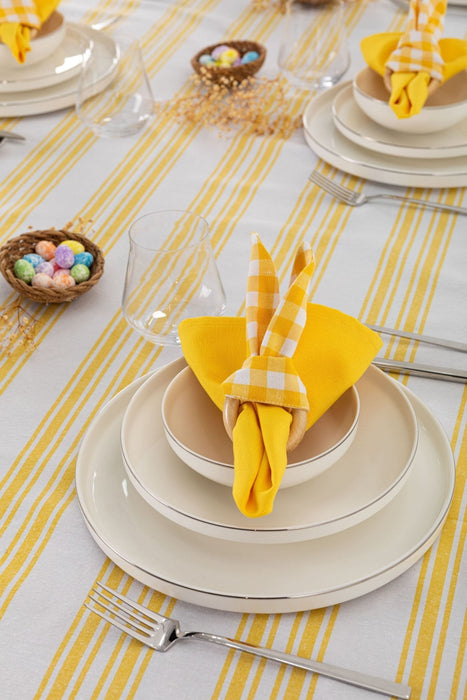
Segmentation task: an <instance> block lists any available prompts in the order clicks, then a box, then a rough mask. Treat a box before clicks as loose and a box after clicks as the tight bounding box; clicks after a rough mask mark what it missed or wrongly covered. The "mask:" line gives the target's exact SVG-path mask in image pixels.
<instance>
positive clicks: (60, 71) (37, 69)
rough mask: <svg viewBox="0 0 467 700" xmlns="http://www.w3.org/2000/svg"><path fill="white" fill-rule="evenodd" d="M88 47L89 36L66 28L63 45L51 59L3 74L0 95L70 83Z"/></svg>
mask: <svg viewBox="0 0 467 700" xmlns="http://www.w3.org/2000/svg"><path fill="white" fill-rule="evenodd" d="M90 46H91V41H90V38H89V36H87V35H86V34H84V33H83V31H82V30H78V29H77V28H76V27H75V26H73V25H72V24H67V26H66V33H65V37H64V39H63V42H62V43H61V44H60V46H59V47H58V48H57V49H56V50H55V51H54V53H53V54H52V55H51V56H49V57H48V58H46V59H44V60H43V61H40V62H39V63H33V64H32V65H31V66H28V65H24V66H18V67H17V68H4V69H3V70H2V75H1V77H0V93H2V92H8V93H9V92H25V91H27V90H38V89H40V88H45V87H49V86H50V85H57V84H58V83H62V82H64V81H65V80H69V79H70V78H72V77H73V76H74V75H77V74H78V73H79V71H80V70H81V66H82V64H83V62H84V58H85V56H86V51H88V50H89V48H90Z"/></svg>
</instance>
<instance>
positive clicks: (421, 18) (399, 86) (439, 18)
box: [360, 0, 467, 119]
mask: <svg viewBox="0 0 467 700" xmlns="http://www.w3.org/2000/svg"><path fill="white" fill-rule="evenodd" d="M445 12H446V0H411V3H410V8H409V17H408V23H407V29H406V31H405V32H404V33H400V32H386V33H381V34H373V35H371V36H368V37H365V38H364V39H362V41H361V42H360V48H361V50H362V54H363V58H364V59H365V61H366V63H367V64H368V65H369V66H370V68H373V70H375V71H376V72H377V73H379V75H381V76H383V77H384V76H385V74H386V71H387V69H389V70H390V71H392V72H391V76H390V79H391V96H390V98H389V104H390V105H391V108H392V110H393V111H394V113H395V114H396V116H397V117H399V118H400V119H406V118H408V117H411V116H413V115H415V114H418V113H419V112H420V110H421V109H422V107H423V105H424V104H425V102H426V99H427V97H428V86H429V84H430V81H432V80H434V81H438V82H439V83H443V82H445V81H446V80H448V79H449V78H452V76H454V75H456V73H459V72H460V71H461V70H464V69H465V68H466V67H467V41H464V40H462V39H449V38H445V39H443V38H441V36H442V33H443V24H444V14H445Z"/></svg>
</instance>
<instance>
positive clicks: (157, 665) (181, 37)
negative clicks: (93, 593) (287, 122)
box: [0, 0, 467, 700]
mask: <svg viewBox="0 0 467 700" xmlns="http://www.w3.org/2000/svg"><path fill="white" fill-rule="evenodd" d="M60 7H61V10H62V12H63V13H64V14H65V16H66V18H67V20H68V21H72V22H85V23H86V24H92V23H93V22H97V21H100V20H104V19H106V18H108V17H110V16H113V15H119V16H120V20H119V22H117V23H115V24H113V25H112V26H111V27H109V28H108V29H106V30H105V31H106V32H108V33H109V35H111V36H114V37H115V38H118V36H119V34H120V33H121V34H124V35H125V36H126V37H127V38H128V37H132V38H138V39H139V40H140V42H141V45H142V49H143V54H144V59H145V62H146V66H147V69H148V74H149V78H150V81H151V84H152V87H153V90H154V93H155V95H156V97H157V98H160V99H167V98H170V97H171V96H173V95H174V94H175V93H176V92H181V91H182V90H183V89H185V88H186V85H187V81H188V80H189V76H190V70H191V69H190V64H189V61H190V58H191V56H192V55H194V54H195V53H196V52H197V51H198V50H199V48H201V47H203V46H206V45H209V44H212V43H216V42H217V41H218V40H220V39H226V38H241V39H245V38H252V39H256V40H258V41H260V42H262V43H264V44H265V45H266V46H267V48H268V57H267V60H266V63H265V66H264V68H263V72H264V73H265V74H266V75H270V76H274V75H275V73H276V58H277V51H278V45H279V38H280V29H281V23H282V21H283V15H281V14H280V12H278V11H277V9H276V8H275V3H273V2H272V3H270V4H269V7H268V8H266V9H261V10H259V9H258V8H257V7H255V6H254V3H253V2H251V1H250V0H172V1H171V0H97V1H96V2H91V0H63V1H62V3H61V6H60ZM404 21H405V18H404V15H403V14H402V12H401V11H400V10H398V9H397V7H396V6H395V5H394V4H393V3H392V2H390V0H370V1H368V2H367V1H366V0H356V1H355V2H352V3H349V5H348V7H347V14H346V23H347V30H348V34H349V38H350V43H351V50H352V64H351V68H350V70H349V73H348V75H347V77H351V76H352V75H353V74H354V73H355V72H356V71H357V70H359V69H360V68H361V67H362V58H361V55H360V51H359V48H358V44H359V40H360V39H361V38H362V37H363V36H365V35H367V34H369V33H373V32H375V31H389V30H401V29H402V28H403V26H404ZM461 23H463V24H461ZM446 29H447V31H448V30H449V31H450V32H451V34H452V33H453V32H456V35H457V36H463V33H464V32H465V31H466V30H467V14H466V15H465V16H464V15H459V14H456V15H455V16H454V15H453V16H452V17H451V16H450V13H449V10H448V16H447V20H446ZM0 101H1V96H0ZM290 108H291V109H296V110H299V108H300V103H299V102H297V101H296V102H295V103H291V107H290ZM297 113H298V112H297ZM0 129H11V130H17V131H19V132H21V133H22V134H24V136H25V137H26V141H25V142H23V143H6V144H4V145H3V146H2V148H1V151H0V178H1V179H0V243H4V242H5V241H7V240H8V239H9V238H11V237H13V236H16V235H18V234H20V233H22V232H24V231H27V230H29V229H31V228H32V229H41V228H49V227H52V226H55V227H57V228H59V227H61V226H63V225H65V224H66V223H67V222H68V221H70V220H73V221H78V219H79V218H80V217H81V218H82V219H84V220H91V221H92V226H93V232H92V234H91V235H92V237H93V238H94V240H95V241H96V243H98V245H99V246H101V248H102V250H103V252H104V254H105V258H106V265H105V272H104V275H103V277H102V279H101V280H100V282H99V284H98V285H97V286H96V287H95V288H94V289H93V290H91V291H90V292H89V293H87V294H85V295H84V296H82V297H81V298H80V299H79V300H76V301H74V302H73V303H72V304H70V305H52V306H48V307H47V306H39V305H36V304H34V303H32V302H30V303H28V302H25V304H24V306H25V310H26V311H27V312H29V313H30V314H32V315H33V317H34V320H35V323H36V349H35V350H34V351H31V350H30V348H28V347H26V348H25V347H21V346H15V347H13V349H12V352H6V350H5V348H3V352H2V354H1V358H0V362H1V372H0V387H1V392H2V393H1V404H0V411H1V413H0V416H1V420H0V425H1V438H0V439H1V445H0V455H1V457H0V470H1V472H0V532H1V568H0V697H1V698H2V700H13V699H15V700H32V699H35V700H39V699H41V700H45V698H50V699H54V700H62V699H63V698H79V699H80V700H88V699H89V700H91V699H94V698H96V699H97V698H106V699H116V698H135V700H149V699H150V700H154V699H157V700H183V699H185V698H186V699H188V698H189V699H190V700H266V699H269V698H274V699H286V700H298V699H300V700H305V699H306V700H311V698H313V699H315V700H318V699H320V700H323V699H326V700H329V699H330V698H332V699H333V700H338V699H344V698H345V700H352V699H354V698H355V699H357V698H361V699H362V700H364V699H365V698H371V697H377V696H376V695H375V694H372V693H371V692H369V691H365V690H359V689H357V688H353V687H350V686H346V685H343V684H340V683H336V682H333V681H330V680H326V679H324V678H318V677H317V676H314V675H312V674H307V673H305V672H303V671H300V670H293V671H292V670H290V669H286V668H285V667H281V666H277V665H275V664H273V663H270V662H269V663H265V662H262V661H259V660H257V659H253V658H252V657H249V656H247V655H240V654H238V653H235V652H227V651H226V650H225V651H224V650H223V649H221V648H220V647H216V646H212V647H211V646H210V645H200V644H197V643H195V642H193V643H191V644H189V643H187V644H184V645H180V646H178V647H176V648H174V649H173V650H172V651H171V652H169V653H167V654H157V653H153V652H151V651H150V650H149V649H147V648H145V647H142V646H141V645H140V644H138V643H137V642H134V641H131V640H130V639H129V638H127V637H122V636H120V634H119V633H117V632H116V631H115V630H114V629H111V628H109V627H108V625H106V624H105V623H103V622H101V621H99V620H98V619H97V618H96V617H95V616H94V615H92V614H91V613H89V612H88V611H87V610H86V609H85V608H84V606H83V602H84V600H85V599H86V597H87V594H88V592H89V590H90V589H91V587H92V586H93V584H94V582H95V581H96V580H97V579H103V580H106V581H110V582H111V584H112V585H115V586H119V587H120V588H121V590H125V591H129V592H130V594H131V595H132V596H133V597H135V598H140V599H141V600H144V601H145V602H148V603H150V604H151V605H152V606H154V608H155V609H161V611H163V612H165V613H168V614H173V615H175V616H177V617H179V618H180V619H181V620H182V621H183V622H184V626H186V627H188V628H189V627H191V628H198V629H202V630H211V631H215V632H218V633H221V634H225V635H226V636H234V637H238V638H241V639H243V640H245V641H248V642H250V643H252V644H259V645H264V646H270V647H275V648H278V649H282V650H286V651H289V652H292V653H298V654H301V655H304V656H307V657H313V658H316V659H321V660H326V661H328V662H329V663H334V664H340V665H344V666H349V667H351V668H355V669H359V670H361V671H366V672H367V673H371V674H373V675H380V676H383V677H387V678H390V679H393V680H398V681H400V682H404V683H407V684H409V685H410V686H411V687H412V689H413V690H412V697H413V698H416V699H418V698H420V699H424V700H425V699H430V700H453V699H459V700H460V699H461V698H463V697H465V693H466V676H467V665H466V641H467V615H466V603H467V554H466V552H465V538H466V534H467V527H466V495H467V489H466V483H465V482H466V475H467V431H466V426H467V389H466V387H465V385H464V384H458V383H448V382H440V381H435V380H429V379H419V378H414V377H411V378H407V377H400V378H399V379H400V381H401V382H402V383H403V384H406V385H408V386H409V387H410V389H412V390H413V391H414V392H415V393H416V394H417V395H418V396H419V397H420V398H421V399H422V401H423V402H424V403H425V404H426V405H427V406H428V407H429V408H430V410H431V411H432V412H433V413H434V414H435V416H436V417H437V418H438V419H439V421H440V422H441V424H442V426H443V427H444V429H445V430H446V432H447V435H448V437H449V439H450V442H451V445H452V449H453V451H454V455H455V459H456V463H457V481H456V488H455V493H454V499H453V503H452V506H451V509H450V513H449V517H448V519H447V522H446V524H445V526H444V528H443V531H442V534H441V536H440V538H439V539H438V540H437V541H436V542H435V544H434V545H433V547H432V548H431V549H430V550H429V551H428V552H427V553H426V554H425V556H424V557H423V558H422V559H421V560H419V561H418V562H417V563H416V564H415V565H414V566H413V567H411V568H410V569H409V570H408V571H407V572H405V573H404V574H402V575H401V576H400V577H398V578H397V579H395V580H394V581H392V582H390V583H388V584H387V585H385V586H384V587H382V588H380V589H378V590H376V591H374V592H372V593H370V594H368V595H365V596H362V597H360V598H357V599H355V600H351V601H348V602H345V603H342V604H340V605H334V606H332V607H329V608H325V609H319V610H313V611H305V612H300V613H293V614H292V613H288V614H281V615H279V614H273V615H267V614H237V613H232V612H222V611H215V610H210V609H208V608H203V607H198V606H196V605H190V604H188V603H185V602H183V601H177V600H174V599H171V598H169V597H167V596H165V595H163V594H162V593H158V592H157V591H152V590H149V589H148V588H145V587H144V586H142V585H141V584H140V583H138V582H137V581H133V580H132V579H130V578H129V577H128V576H127V575H126V574H124V573H123V572H122V571H121V570H120V569H119V568H118V567H117V566H116V565H115V564H113V563H112V562H111V561H110V560H109V559H108V558H106V556H105V555H104V554H103V552H102V551H101V550H100V549H99V548H98V547H97V546H96V544H95V543H94V541H93V539H92V538H91V536H90V534H89V532H88V530H87V528H86V526H85V524H84V522H83V519H82V517H81V514H80V510H79V505H78V501H77V496H76V491H75V483H74V470H75V463H76V457H77V453H78V449H79V445H80V442H81V440H82V438H83V436H84V435H85V433H86V430H87V429H88V427H89V425H90V423H91V422H92V420H93V418H94V417H95V416H96V414H97V412H98V411H99V410H100V409H101V408H102V407H103V406H104V405H105V404H106V402H107V401H108V400H109V399H110V398H111V397H112V396H113V395H114V394H115V393H116V392H117V391H118V390H120V389H122V388H123V387H125V386H126V385H128V384H129V383H130V382H131V381H132V380H133V379H135V378H137V377H139V376H141V375H143V374H145V373H146V372H148V371H150V370H152V369H154V368H157V367H159V366H162V365H163V364H164V363H166V362H168V361H169V360H172V359H174V358H175V357H176V356H177V352H176V351H175V350H169V349H161V348H157V347H154V346H153V345H151V344H149V343H148V342H146V341H144V340H143V339H142V338H140V337H139V336H138V335H137V334H136V333H135V332H134V331H133V330H131V329H130V328H129V326H128V325H127V323H126V322H125V320H124V318H123V316H122V313H121V309H120V303H121V295H122V284H123V277H124V271H125V264H126V256H127V250H128V228H129V225H130V223H131V222H132V221H133V220H134V219H135V218H136V217H137V216H138V215H140V214H142V213H145V212H148V211H150V210H154V209H162V208H180V209H191V210H194V211H196V212H197V213H199V214H202V215H203V216H204V217H205V218H206V219H207V220H208V222H209V224H210V228H211V233H212V242H213V246H214V251H215V255H216V258H217V262H218V266H219V270H220V273H221V276H222V279H223V281H224V285H225V289H226V294H227V313H229V314H231V315H236V314H238V313H242V312H243V299H244V291H245V283H246V271H247V261H248V256H249V241H250V233H251V232H252V231H258V232H259V233H260V235H261V238H262V240H263V242H264V243H265V245H266V246H267V247H268V249H269V250H270V251H271V253H272V255H273V257H274V260H275V261H276V263H277V268H278V271H279V274H280V277H281V280H282V281H283V282H285V279H286V276H287V275H288V271H289V270H290V266H291V262H292V260H293V255H294V252H295V250H296V248H297V246H298V244H299V243H300V242H302V241H303V240H307V241H310V242H311V245H312V247H313V249H314V252H315V257H316V261H317V265H316V272H315V274H314V277H313V280H312V285H311V295H312V298H313V300H314V301H316V302H319V303H323V304H326V305H329V306H333V307H336V308H339V309H341V310H342V311H345V312H346V313H349V314H352V315H354V316H356V317H358V318H359V319H360V320H362V321H364V322H368V323H375V324H379V325H387V326H393V327H396V326H397V327H404V328H405V329H408V330H416V331H418V332H425V333H429V334H431V335H438V336H441V337H454V338H458V339H461V340H464V341H467V304H466V293H465V290H466V286H467V285H466V270H467V236H466V230H465V228H466V220H465V218H463V217H461V216H459V217H456V216H453V215H448V214H441V213H439V212H433V211H429V210H423V209H420V208H413V207H404V206H401V207H399V205H397V204H395V203H392V202H391V203H387V204H386V203H385V204H371V205H368V206H366V207H363V208H358V209H351V208H348V207H345V206H344V205H342V204H340V203H338V202H337V201H335V200H334V199H332V198H331V197H329V196H328V195H326V194H324V193H323V192H322V191H320V190H319V189H318V188H317V187H316V186H314V185H312V184H311V183H310V182H309V181H308V179H307V176H308V174H309V172H310V171H311V170H312V169H313V168H314V167H315V166H316V165H318V167H319V168H320V170H322V171H323V172H326V173H330V175H331V176H332V177H335V179H336V180H337V181H339V182H343V183H344V184H349V185H351V186H353V187H355V188H358V189H362V188H363V187H365V190H366V191H373V190H375V191H377V190H379V189H381V187H380V186H377V185H374V184H372V183H365V182H364V181H363V180H361V179H359V178H356V177H352V176H348V175H345V174H343V173H341V172H338V171H336V170H334V169H333V168H330V167H329V166H328V165H326V164H325V163H324V162H322V161H319V160H318V159H317V158H316V156H315V155H314V154H313V153H312V152H311V151H310V149H309V148H308V146H307V145H306V143H305V141H304V138H303V135H302V133H301V132H300V131H297V132H295V133H294V134H293V135H292V136H290V137H289V138H287V139H284V138H277V137H275V136H265V137H257V136H256V137H255V136H251V135H248V134H245V133H242V131H241V130H240V131H238V132H235V133H233V134H231V135H229V136H223V137H219V135H218V134H217V133H216V132H213V131H209V130H207V129H205V128H203V126H202V125H201V124H189V123H179V124H177V123H175V122H174V121H173V120H171V119H167V118H166V117H164V115H162V116H160V117H158V118H157V119H156V120H155V121H154V122H153V123H152V124H151V125H150V126H149V128H147V129H146V130H144V131H143V132H141V133H140V134H139V135H138V136H136V137H129V138H121V139H117V140H115V139H109V140H106V139H98V138H96V137H95V136H94V135H93V134H92V133H91V132H90V131H88V130H87V129H86V128H85V127H84V126H83V125H82V124H81V123H80V121H79V120H78V119H77V117H76V115H75V113H74V110H73V109H72V108H70V109H64V110H62V111H59V112H54V113H51V114H46V115H41V116H28V117H24V118H8V119H6V118H5V119H0ZM414 192H415V194H416V195H417V196H419V197H423V198H430V199H433V200H439V201H443V202H449V203H454V204H462V202H463V203H464V206H467V198H466V197H464V190H463V189H458V190H457V189H450V190H447V189H444V190H422V189H419V190H412V191H411V193H412V194H413V193H414ZM14 299H15V294H14V292H13V291H12V290H11V288H10V287H9V286H8V285H7V283H6V282H5V281H3V279H2V280H1V282H0V304H1V307H2V309H4V308H5V307H7V306H8V305H9V304H11V303H12V302H13V301H14ZM385 351H386V352H387V353H388V355H389V354H390V355H391V356H394V357H396V358H398V359H404V358H405V359H417V360H420V361H432V362H438V363H439V364H442V363H445V364H447V363H450V362H451V363H452V364H456V365H457V366H462V364H463V365H464V366H465V365H466V361H465V356H462V355H461V354H460V353H452V354H448V353H447V352H444V351H441V350H435V349H434V348H430V347H421V346H420V347H414V346H407V345H405V344H403V343H402V342H397V343H395V342H393V343H392V344H390V345H388V346H387V347H386V350H385ZM414 508H417V504H414ZM387 537H388V538H391V531H388V532H387ZM277 565H278V566H280V562H278V564H277ZM293 575H294V572H293V571H291V572H290V576H291V577H293ZM207 576H208V573H207Z"/></svg>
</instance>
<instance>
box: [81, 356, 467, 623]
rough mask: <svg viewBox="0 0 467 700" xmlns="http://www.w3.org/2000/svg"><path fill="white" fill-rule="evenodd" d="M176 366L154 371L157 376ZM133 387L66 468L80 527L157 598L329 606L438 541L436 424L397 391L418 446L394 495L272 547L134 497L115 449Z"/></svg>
mask: <svg viewBox="0 0 467 700" xmlns="http://www.w3.org/2000/svg"><path fill="white" fill-rule="evenodd" d="M182 367H183V363H182V362H181V361H180V360H177V361H175V362H174V363H172V364H171V365H169V366H168V367H164V368H162V369H161V370H159V371H161V372H163V373H164V374H165V375H166V376H167V378H168V377H169V376H172V377H173V376H175V374H176V373H177V372H179V371H180V369H181V368H182ZM146 379H147V376H146V377H142V378H141V379H139V380H137V381H135V382H133V383H132V384H131V385H129V386H128V387H127V388H126V389H124V390H123V391H121V392H120V393H118V394H117V395H116V396H115V397H114V398H113V399H111V400H110V401H109V402H108V403H107V404H106V405H105V406H104V408H103V409H102V410H101V411H100V412H99V413H98V415H97V416H96V417H95V418H94V420H93V421H92V423H91V425H90V427H89V428H88V430H87V432H86V434H85V436H84V438H83V441H82V443H81V446H80V449H79V453H78V458H77V462H76V490H77V495H78V501H79V505H80V508H81V511H82V514H83V517H84V520H85V523H86V525H87V527H88V528H89V531H90V533H91V535H92V537H93V538H94V540H95V542H96V543H97V544H98V546H99V547H100V548H101V549H102V551H103V552H104V553H105V554H106V555H107V556H108V557H109V558H110V559H111V560H112V561H113V562H114V563H115V564H116V565H117V566H119V567H120V568H121V569H122V570H123V571H125V572H126V573H127V574H128V575H130V576H133V577H134V578H135V579H136V580H138V581H140V582H141V583H143V584H145V585H148V586H150V587H151V588H154V589H156V590H158V591H160V592H161V593H164V594H165V595H169V596H173V597H175V598H179V599H181V600H184V601H187V602H190V603H193V604H196V605H204V606H206V607H211V608H217V609H220V610H229V611H233V612H252V613H282V612H284V613H286V612H297V611H299V610H311V609H315V608H320V607H324V606H328V605H335V604H337V603H341V602H344V601H345V600H350V599H352V598H356V597H357V596H361V595H363V594H365V593H369V592H370V591H373V590H375V589H377V588H379V587H380V586H383V585H384V584H386V583H388V582H389V581H392V580H393V579H394V578H396V577H397V576H399V575H400V574H402V573H403V572H404V571H406V570H407V569H408V568H409V567H411V566H412V565H413V564H415V563H416V562H417V560H419V559H420V557H422V556H423V554H424V553H425V552H426V551H427V550H428V549H429V547H430V546H431V545H432V544H433V543H434V542H435V540H436V538H437V537H438V536H439V534H440V532H441V529H442V526H443V524H444V522H445V520H446V517H447V514H448V510H449V506H450V503H451V500H452V495H453V489H454V480H455V465H454V460H453V454H452V451H451V447H450V445H449V441H448V439H447V437H446V435H445V433H444V431H443V429H442V428H441V426H440V424H439V423H438V421H437V420H436V418H435V417H434V416H433V415H432V414H431V413H430V412H429V411H428V409H427V408H426V407H425V406H424V405H423V403H422V402H421V401H420V400H419V399H418V398H417V397H416V396H415V395H414V394H412V393H411V392H410V391H408V390H407V389H403V391H404V392H405V393H406V395H407V396H408V398H409V400H410V402H411V404H412V406H413V408H414V410H415V413H416V416H417V421H418V425H419V434H420V439H419V445H418V448H417V452H416V456H415V459H414V465H413V468H412V469H411V470H410V474H409V477H408V479H407V481H406V483H405V484H404V486H403V487H402V489H401V490H400V492H399V493H398V494H397V495H396V496H395V498H393V499H392V501H391V502H390V503H389V504H388V505H387V506H386V507H385V508H382V509H381V510H380V511H378V512H377V513H376V514H375V515H374V516H373V517H372V518H369V519H367V520H365V521H363V522H361V523H359V524H358V525H355V527H352V528H348V529H346V530H343V531H342V532H339V533H336V534H335V535H329V536H328V537H323V538H318V539H313V540H309V541H306V542H295V543H287V544H277V545H274V544H273V545H257V544H243V543H239V542H228V541H225V540H221V539H217V538H214V537H204V536H203V535H200V534H198V533H196V532H190V531H189V530H187V529H186V528H182V527H180V526H179V525H176V524H175V523H173V522H172V521H171V520H169V519H167V518H165V517H164V516H162V515H161V514H160V513H158V512H157V511H156V510H154V509H153V508H151V506H150V505H149V504H148V503H146V501H145V500H144V499H143V498H141V496H140V495H139V494H138V492H137V491H136V490H135V489H134V488H133V486H132V484H131V482H130V480H129V479H128V476H127V473H126V470H125V468H124V465H123V460H122V456H121V450H120V427H121V422H122V418H123V414H124V412H125V409H126V406H127V405H128V402H129V401H130V399H131V397H132V395H133V394H134V392H135V391H136V390H137V388H138V387H139V386H141V384H142V383H143V382H144V381H145V380H146Z"/></svg>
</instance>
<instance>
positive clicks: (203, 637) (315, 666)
mask: <svg viewBox="0 0 467 700" xmlns="http://www.w3.org/2000/svg"><path fill="white" fill-rule="evenodd" d="M89 600H90V601H92V603H93V605H91V604H90V603H88V602H85V603H84V605H85V606H86V607H87V608H88V609H89V610H92V612H94V613H96V614H97V615H99V616H100V617H102V618H103V619H104V620H106V621H107V622H110V624H111V625H114V627H118V629H119V630H121V631H122V632H126V634H129V635H130V636H131V637H134V638H135V639H137V640H139V641H140V642H142V643H143V644H146V646H148V647H151V649H155V650H156V651H167V649H170V647H171V646H173V645H174V644H175V643H176V642H178V641H181V640H183V639H198V640H200V641H202V642H212V643H213V644H220V645H222V646H226V647H230V648H231V649H237V650H238V651H243V652H247V653H249V654H254V655H255V656H261V657H263V658H265V659H270V660H271V661H278V662H279V663H284V664H288V665H289V666H295V667H296V668H302V669H305V671H312V672H314V673H319V674H321V675H323V676H327V677H328V678H333V679H334V680H338V681H343V682H344V683H349V684H350V685H356V686H358V687H360V688H365V689H367V690H373V691H376V692H379V693H382V694H383V695H390V696H395V697H397V698H410V692H411V690H410V688H409V687H408V686H406V685H402V684H401V683H394V682H393V681H386V680H383V679H381V678H376V677H374V676H369V675H366V674H364V673H359V672H357V671H352V670H347V669H343V668H339V667H338V666H334V665H332V664H326V663H322V662H320V661H312V660H311V659H305V658H302V657H300V656H293V655H291V654H284V653H283V652H281V651H274V650H273V649H264V648H262V647H256V646H252V645H251V644H246V643H245V642H239V641H236V640H235V639H229V638H227V637H220V636H219V635H217V634H209V633H207V632H181V631H180V624H179V622H178V620H173V619H171V618H169V617H164V615H161V614H160V613H155V612H153V611H152V610H149V609H148V608H145V607H143V606H142V605H139V604H138V603H135V602H134V601H133V600H130V598H127V597H126V596H124V595H122V594H121V593H118V592H117V591H114V590H113V589H112V588H109V587H108V586H106V585H105V584H103V583H101V582H99V581H97V582H96V585H95V586H94V588H93V589H92V592H91V593H90V594H89Z"/></svg>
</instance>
